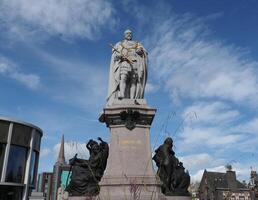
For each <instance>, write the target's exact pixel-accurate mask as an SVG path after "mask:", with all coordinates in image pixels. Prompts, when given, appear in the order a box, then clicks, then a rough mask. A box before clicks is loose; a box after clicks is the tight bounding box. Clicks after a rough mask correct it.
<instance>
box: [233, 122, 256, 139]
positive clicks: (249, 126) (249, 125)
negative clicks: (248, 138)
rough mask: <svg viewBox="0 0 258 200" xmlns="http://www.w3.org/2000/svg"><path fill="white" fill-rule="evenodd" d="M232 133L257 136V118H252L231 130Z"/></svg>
mask: <svg viewBox="0 0 258 200" xmlns="http://www.w3.org/2000/svg"><path fill="white" fill-rule="evenodd" d="M232 129H233V130H234V131H238V132H244V133H251V134H253V135H258V118H254V119H252V120H250V121H248V122H246V123H242V124H240V125H238V126H236V127H233V128H232Z"/></svg>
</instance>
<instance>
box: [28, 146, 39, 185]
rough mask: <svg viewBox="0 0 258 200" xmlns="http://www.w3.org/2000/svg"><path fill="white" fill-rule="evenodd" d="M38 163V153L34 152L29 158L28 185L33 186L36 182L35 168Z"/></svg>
mask: <svg viewBox="0 0 258 200" xmlns="http://www.w3.org/2000/svg"><path fill="white" fill-rule="evenodd" d="M37 163H38V153H37V152H36V151H32V156H31V168H30V175H29V180H30V184H31V185H34V184H35V181H36V168H37V167H38V166H37Z"/></svg>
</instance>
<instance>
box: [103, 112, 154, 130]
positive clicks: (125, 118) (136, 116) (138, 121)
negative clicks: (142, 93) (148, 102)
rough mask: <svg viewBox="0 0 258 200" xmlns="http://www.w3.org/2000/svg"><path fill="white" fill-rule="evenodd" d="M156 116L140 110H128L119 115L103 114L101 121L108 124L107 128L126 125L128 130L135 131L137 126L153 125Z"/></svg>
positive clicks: (118, 113)
mask: <svg viewBox="0 0 258 200" xmlns="http://www.w3.org/2000/svg"><path fill="white" fill-rule="evenodd" d="M153 117H154V115H152V114H145V113H141V111H140V110H139V109H135V108H127V109H126V110H122V111H120V112H117V113H110V114H107V113H103V114H102V115H101V116H100V118H99V121H100V122H102V123H106V125H107V127H110V126H115V125H125V127H126V128H127V129H128V130H133V129H134V128H135V127H136V125H145V126H147V125H151V123H152V121H153Z"/></svg>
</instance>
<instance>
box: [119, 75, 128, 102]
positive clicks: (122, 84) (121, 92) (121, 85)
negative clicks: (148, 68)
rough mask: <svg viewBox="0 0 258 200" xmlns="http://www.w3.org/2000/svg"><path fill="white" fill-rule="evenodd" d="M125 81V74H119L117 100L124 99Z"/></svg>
mask: <svg viewBox="0 0 258 200" xmlns="http://www.w3.org/2000/svg"><path fill="white" fill-rule="evenodd" d="M126 80H127V75H126V74H125V73H123V74H121V77H120V84H119V88H120V91H119V96H118V98H119V99H123V98H125V89H126Z"/></svg>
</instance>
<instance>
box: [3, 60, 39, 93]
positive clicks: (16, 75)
mask: <svg viewBox="0 0 258 200" xmlns="http://www.w3.org/2000/svg"><path fill="white" fill-rule="evenodd" d="M0 75H3V76H6V77H8V78H11V79H14V80H16V81H18V82H20V83H22V84H23V85H25V86H26V87H28V88H29V89H32V90H35V89H38V88H39V86H40V77H39V76H38V75H36V74H31V73H29V74H26V73H23V72H21V71H20V68H19V67H18V65H17V64H16V63H14V62H12V61H10V60H8V59H6V58H4V57H2V56H0Z"/></svg>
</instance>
